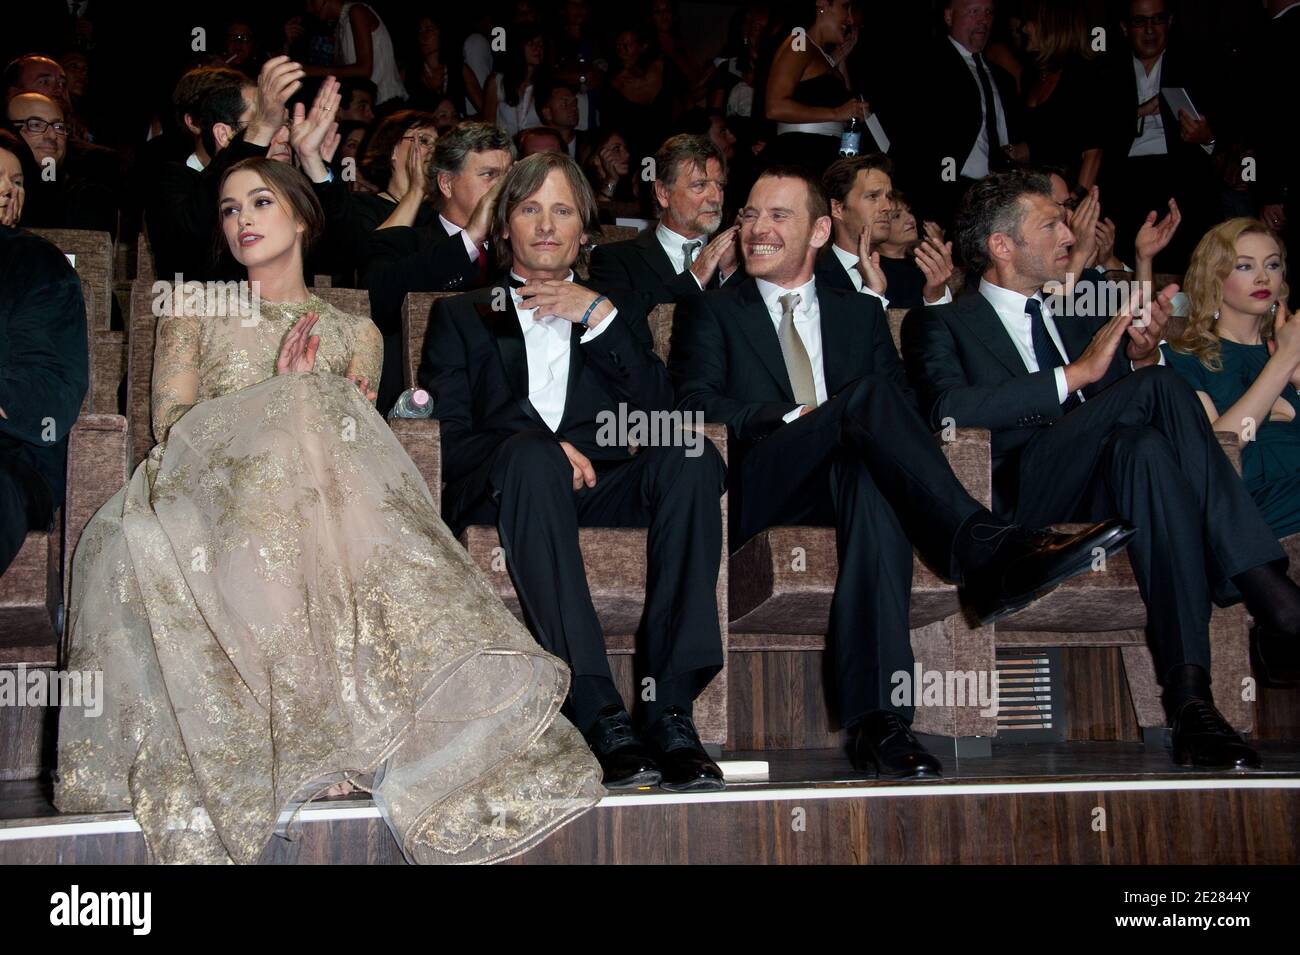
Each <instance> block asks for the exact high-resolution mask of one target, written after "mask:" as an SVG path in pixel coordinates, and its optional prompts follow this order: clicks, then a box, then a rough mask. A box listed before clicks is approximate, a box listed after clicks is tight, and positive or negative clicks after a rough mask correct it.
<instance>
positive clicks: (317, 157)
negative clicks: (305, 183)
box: [289, 76, 343, 182]
mask: <svg viewBox="0 0 1300 955" xmlns="http://www.w3.org/2000/svg"><path fill="white" fill-rule="evenodd" d="M342 99H343V98H342V96H341V94H340V93H339V81H338V80H336V79H335V78H334V77H332V76H327V77H325V81H324V82H323V83H321V86H320V91H319V92H317V94H316V99H315V101H314V102H313V103H312V104H311V112H307V110H306V107H304V106H303V104H302V103H297V104H295V105H294V107H293V123H292V126H291V127H290V129H289V143H290V145H292V146H293V151H294V153H295V154H296V155H297V156H298V164H299V165H300V166H301V167H302V171H303V172H304V173H305V174H306V175H307V178H309V179H311V180H312V181H313V182H323V181H324V180H325V178H326V174H327V164H328V162H329V160H330V159H333V158H334V150H335V149H337V148H338V140H339V135H338V129H339V124H338V115H337V111H338V107H339V103H340V102H342ZM326 153H328V158H326Z"/></svg>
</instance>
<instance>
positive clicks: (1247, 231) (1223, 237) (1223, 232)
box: [1169, 217, 1290, 372]
mask: <svg viewBox="0 0 1300 955" xmlns="http://www.w3.org/2000/svg"><path fill="white" fill-rule="evenodd" d="M1243 235H1262V236H1267V237H1268V238H1270V239H1272V240H1273V241H1274V242H1276V243H1277V248H1278V251H1279V252H1280V253H1281V255H1282V289H1281V291H1280V292H1279V294H1278V299H1279V301H1286V299H1287V296H1289V295H1290V289H1289V287H1288V286H1287V283H1286V246H1285V245H1283V244H1282V239H1281V238H1280V237H1279V236H1278V234H1277V233H1276V232H1274V231H1273V230H1272V229H1270V228H1269V227H1268V226H1266V225H1265V224H1264V223H1263V222H1261V221H1260V220H1258V219H1251V218H1247V217H1241V218H1237V219H1229V220H1228V221H1227V222H1223V223H1220V224H1219V225H1217V226H1215V227H1214V228H1213V229H1211V230H1210V231H1209V232H1207V233H1205V235H1204V236H1203V237H1202V238H1201V241H1200V242H1198V243H1197V245H1196V251H1195V252H1193V253H1192V258H1191V261H1190V262H1189V263H1188V264H1187V276H1186V278H1185V279H1184V280H1183V290H1184V291H1185V292H1186V293H1187V298H1188V300H1189V302H1190V305H1189V308H1188V315H1187V325H1186V327H1185V328H1184V329H1183V331H1182V334H1180V335H1179V336H1177V337H1176V338H1171V339H1170V340H1169V346H1170V347H1171V348H1173V350H1174V351H1177V352H1182V353H1183V354H1184V355H1195V356H1196V357H1197V358H1199V359H1200V361H1201V364H1202V365H1204V366H1205V367H1206V368H1208V369H1209V370H1210V371H1216V372H1217V371H1222V370H1223V346H1222V345H1221V344H1220V343H1219V335H1218V333H1217V332H1216V331H1215V330H1214V320H1215V316H1217V315H1218V312H1219V308H1220V307H1221V306H1222V304H1223V280H1224V279H1226V278H1227V277H1228V275H1229V274H1230V273H1231V272H1232V267H1233V265H1235V264H1236V262H1237V242H1238V241H1240V239H1241V237H1242V236H1243ZM1259 336H1260V338H1261V339H1262V340H1264V341H1266V342H1267V341H1268V340H1269V339H1271V338H1272V337H1273V314H1272V313H1269V314H1268V315H1265V316H1264V320H1263V322H1262V323H1260V326H1259Z"/></svg>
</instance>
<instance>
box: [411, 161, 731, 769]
mask: <svg viewBox="0 0 1300 955" xmlns="http://www.w3.org/2000/svg"><path fill="white" fill-rule="evenodd" d="M597 228H599V226H598V222H597V218H596V202H595V199H594V197H593V196H592V194H591V189H590V187H589V186H588V185H587V182H586V180H585V179H584V178H583V175H582V172H581V170H579V168H578V167H577V165H576V164H575V163H574V162H573V160H571V159H569V157H568V156H566V155H563V154H560V153H539V154H537V155H535V156H529V157H528V158H527V159H524V160H521V161H520V162H519V163H517V164H515V165H514V166H513V167H512V168H511V170H510V172H509V173H508V174H507V175H506V177H505V179H504V180H503V184H502V186H501V192H500V196H499V198H498V201H497V204H496V209H495V212H494V215H493V219H492V228H491V244H492V248H493V251H494V252H495V254H496V256H497V261H498V263H499V264H500V266H501V267H502V269H503V270H504V271H508V272H509V274H510V281H509V283H508V284H506V283H504V282H502V283H494V284H493V285H492V286H489V287H487V288H483V289H480V290H478V291H476V292H471V293H469V294H467V295H462V296H458V297H456V298H453V299H443V300H441V301H440V302H438V305H437V307H436V308H435V310H434V314H433V317H432V319H431V321H430V324H429V331H428V336H427V338H426V340H425V346H424V357H423V360H422V361H421V364H420V371H419V380H420V384H421V386H422V387H424V388H426V389H427V390H428V391H429V392H430V394H432V395H433V403H434V413H435V415H436V416H437V418H438V419H439V421H440V423H441V429H442V461H443V474H444V477H445V478H446V481H447V487H446V490H445V491H444V493H443V514H444V517H445V518H446V520H447V523H448V524H449V525H450V526H451V528H452V529H453V531H455V532H456V533H459V532H460V531H461V530H462V529H463V528H465V527H467V526H468V525H470V524H481V523H486V524H494V525H495V526H496V527H497V530H498V532H499V533H500V537H501V545H502V547H503V549H504V551H505V559H506V566H507V568H508V570H509V571H510V576H511V579H512V580H513V581H514V585H515V590H516V592H517V593H518V594H519V600H520V603H521V604H522V606H523V608H524V613H525V616H526V619H527V622H528V626H529V629H531V630H532V632H533V635H534V636H536V637H537V640H538V642H539V643H540V644H541V645H542V646H543V647H544V648H545V649H546V650H547V651H549V652H550V653H553V654H555V655H556V656H558V657H560V658H561V659H562V660H564V661H565V662H566V663H567V664H568V665H569V667H570V668H571V669H572V671H573V683H572V686H571V688H570V692H569V706H570V714H571V719H572V720H573V722H574V723H575V725H577V727H578V729H580V730H581V731H582V732H583V734H584V735H585V736H586V738H587V740H588V742H589V743H590V744H591V747H592V749H593V751H594V752H595V753H596V756H597V757H598V758H599V759H600V762H601V765H602V766H603V767H604V769H605V785H606V786H608V787H610V788H635V787H639V786H647V785H653V784H655V783H661V785H663V786H664V788H667V789H673V790H678V791H684V790H692V791H694V790H701V789H705V790H707V789H720V788H722V773H721V771H720V770H719V769H718V767H717V765H716V764H715V763H714V762H713V761H712V760H711V759H710V758H709V757H708V755H707V754H706V753H705V752H704V749H703V747H702V745H701V743H700V739H699V736H698V734H697V733H696V730H695V725H694V723H693V722H692V719H691V705H692V702H693V701H694V700H695V698H696V697H697V696H698V695H699V693H700V692H701V691H702V690H703V689H704V688H705V686H707V685H708V683H709V681H710V680H711V679H712V678H713V676H714V675H715V674H716V673H717V672H718V671H719V670H720V669H721V667H722V637H721V632H720V630H719V627H718V608H717V599H716V596H715V589H714V588H715V585H716V582H717V577H718V565H719V560H720V556H721V551H722V518H721V508H720V498H721V494H722V490H723V474H724V471H725V468H724V465H723V463H722V458H721V456H720V455H719V454H718V452H717V450H716V449H715V448H714V447H713V445H712V444H711V443H710V442H708V441H706V440H704V439H703V436H702V435H701V434H699V433H697V432H695V433H689V434H688V433H686V432H684V431H682V430H681V429H674V430H673V432H672V436H671V438H670V439H669V440H667V441H662V442H658V443H656V442H655V441H654V440H652V441H651V442H650V444H649V445H646V446H642V447H640V448H637V447H634V446H633V445H632V444H631V440H630V430H629V435H626V436H618V437H615V438H613V439H612V440H611V438H610V436H609V435H608V434H607V431H608V428H607V423H608V422H609V421H610V420H611V417H612V418H614V419H616V420H619V421H622V420H627V421H628V422H629V423H631V422H632V419H633V418H634V417H639V416H645V415H655V414H657V415H666V414H667V413H669V412H671V410H672V408H673V396H672V388H671V386H670V385H669V383H668V375H667V371H666V370H665V368H664V366H663V363H662V362H661V361H659V359H658V358H656V357H655V354H654V346H653V341H652V339H651V336H650V329H649V326H648V324H647V322H646V316H645V312H644V311H642V310H641V309H640V307H639V305H638V302H637V299H636V297H635V296H633V295H626V294H622V293H619V292H616V291H613V290H611V293H610V294H611V296H612V299H611V298H606V296H604V295H598V294H597V293H596V292H594V291H592V290H591V289H588V288H584V287H583V286H581V285H578V284H577V283H576V282H574V280H573V266H574V264H575V263H576V262H577V261H578V257H579V254H580V252H581V250H582V247H583V245H584V243H585V242H586V241H587V237H588V235H590V234H591V232H593V231H594V230H595V229H597ZM690 438H695V439H698V440H688V439H690ZM590 526H598V527H647V528H649V531H650V533H649V543H648V553H647V566H648V567H649V568H650V573H649V579H648V580H647V582H646V605H645V613H644V616H643V618H642V627H641V632H640V633H639V634H638V657H639V660H640V662H642V663H643V666H642V667H641V669H642V670H643V673H639V674H638V677H641V676H642V675H644V676H648V677H650V678H652V679H653V680H654V693H653V698H652V699H650V700H648V701H647V700H643V702H644V703H645V706H644V707H643V708H642V711H641V712H640V713H639V714H638V716H639V717H640V720H639V722H640V731H639V732H638V730H637V729H634V727H633V723H632V720H631V718H630V716H629V714H628V713H627V712H626V710H625V709H624V707H623V701H622V699H621V697H620V696H619V693H618V690H617V689H616V688H615V686H614V682H613V679H612V677H611V675H610V670H609V663H608V661H607V660H606V656H605V640H604V635H603V633H602V631H601V626H600V622H599V621H598V620H597V618H596V611H595V608H594V607H593V606H592V601H591V594H590V591H589V590H588V586H587V574H586V571H585V570H584V568H583V558H582V553H581V551H580V550H579V548H578V528H579V527H590ZM603 572H606V570H605V568H597V569H595V570H594V571H593V573H597V574H599V573H603Z"/></svg>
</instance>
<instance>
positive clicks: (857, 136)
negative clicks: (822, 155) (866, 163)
mask: <svg viewBox="0 0 1300 955" xmlns="http://www.w3.org/2000/svg"><path fill="white" fill-rule="evenodd" d="M863 125H864V124H863V122H862V120H860V119H858V118H857V117H856V116H854V117H853V118H852V119H850V120H849V121H848V122H847V123H845V124H844V132H842V133H840V155H841V156H856V155H857V154H858V149H859V148H861V146H862V127H863Z"/></svg>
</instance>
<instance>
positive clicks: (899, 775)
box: [849, 756, 943, 779]
mask: <svg viewBox="0 0 1300 955" xmlns="http://www.w3.org/2000/svg"><path fill="white" fill-rule="evenodd" d="M849 762H850V763H852V764H853V768H854V769H855V770H857V771H858V772H860V773H864V774H866V775H874V776H875V777H876V778H877V779H942V778H943V773H942V772H941V771H939V770H934V769H931V768H930V767H929V766H916V767H913V768H912V769H907V770H903V771H901V772H892V773H891V772H888V771H886V770H884V769H881V767H880V763H878V762H877V761H876V760H875V758H874V757H871V756H868V757H867V759H866V761H865V762H863V761H861V760H858V759H853V758H852V757H851V756H850V758H849Z"/></svg>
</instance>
